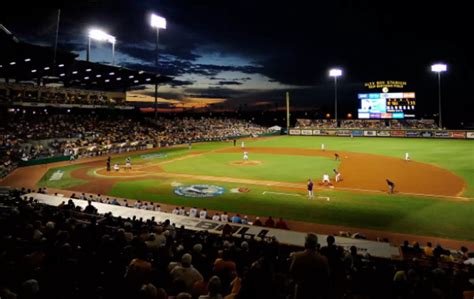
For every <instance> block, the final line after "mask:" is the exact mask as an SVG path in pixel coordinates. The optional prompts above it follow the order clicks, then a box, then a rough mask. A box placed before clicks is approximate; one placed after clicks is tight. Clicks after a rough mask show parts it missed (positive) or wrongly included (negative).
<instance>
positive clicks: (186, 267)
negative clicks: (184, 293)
mask: <svg viewBox="0 0 474 299" xmlns="http://www.w3.org/2000/svg"><path fill="white" fill-rule="evenodd" d="M192 260H193V257H192V255H191V254H189V253H185V254H183V256H182V257H181V265H177V266H176V267H174V268H173V270H171V273H170V275H171V277H172V279H173V280H183V281H184V283H185V285H186V289H187V290H188V291H190V290H191V288H192V287H193V285H194V284H195V283H196V282H201V281H204V278H203V277H202V275H201V273H199V271H198V270H197V269H196V268H194V267H193V265H192V264H191V263H192Z"/></svg>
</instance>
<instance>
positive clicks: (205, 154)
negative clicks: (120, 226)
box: [2, 136, 474, 241]
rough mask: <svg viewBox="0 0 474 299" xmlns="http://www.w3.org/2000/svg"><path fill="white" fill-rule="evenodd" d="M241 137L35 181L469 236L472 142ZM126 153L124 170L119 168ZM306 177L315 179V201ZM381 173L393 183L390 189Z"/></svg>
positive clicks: (97, 162) (473, 223)
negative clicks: (338, 175)
mask: <svg viewBox="0 0 474 299" xmlns="http://www.w3.org/2000/svg"><path fill="white" fill-rule="evenodd" d="M244 142H245V148H244V149H243V148H241V146H240V140H239V142H237V146H234V145H233V143H232V142H231V141H228V142H212V143H200V144H193V146H192V149H189V148H188V146H181V147H173V148H162V149H159V150H152V151H147V152H141V153H135V154H128V155H127V154H125V155H119V156H116V157H113V158H112V163H111V164H112V168H113V165H114V164H115V163H119V164H120V170H119V171H114V170H113V169H112V170H111V171H107V170H106V162H105V159H106V157H103V158H100V159H94V160H93V161H77V162H76V163H73V164H69V163H67V162H66V163H62V164H58V165H51V166H43V168H41V169H43V172H42V173H41V176H39V177H38V176H37V177H38V178H39V179H38V180H37V181H36V182H34V183H35V184H36V186H42V187H48V188H54V189H62V190H70V191H74V192H76V194H80V193H81V192H89V193H100V194H103V195H107V196H116V197H122V198H131V199H140V200H146V201H156V202H160V203H163V204H165V203H166V204H172V205H179V206H182V205H183V206H188V207H191V206H196V207H198V208H204V207H205V208H207V209H209V210H217V211H227V212H228V213H230V214H232V213H237V212H238V213H241V214H245V215H258V216H263V217H266V216H269V215H271V216H273V217H283V218H285V219H287V220H297V221H303V222H309V223H319V224H332V225H341V226H344V227H352V228H355V229H357V228H367V229H375V230H381V231H387V232H397V233H407V234H414V235H422V236H433V237H442V238H449V239H456V240H467V241H473V240H474V233H473V232H474V143H473V142H472V141H469V140H439V139H438V140H435V139H401V138H400V139H397V138H349V137H296V136H279V137H270V138H257V139H246V140H244ZM321 144H324V145H325V150H321ZM244 151H245V152H248V156H249V160H248V161H244V160H243V152H244ZM406 152H408V153H409V154H410V158H411V160H410V161H405V159H404V157H405V153H406ZM335 153H338V155H339V157H340V159H339V161H336V159H335V155H334V154H335ZM126 157H131V161H132V167H131V169H125V167H124V166H125V165H124V164H125V159H126ZM35 169H38V167H36V168H35ZM333 169H338V170H339V172H340V173H341V176H342V178H343V180H342V181H341V182H335V181H334V172H333ZM27 170H28V169H22V171H23V172H25V173H26V171H27ZM324 174H328V175H329V176H330V177H331V184H329V185H328V186H325V185H322V184H321V181H322V177H323V175H324ZM14 175H15V173H14V174H13V177H11V178H8V177H7V178H6V179H5V180H4V182H3V183H2V184H8V182H9V179H10V180H13V179H15V176H14ZM23 176H25V174H23ZM17 177H18V173H17ZM309 178H311V179H312V180H313V181H314V182H315V187H316V188H315V198H314V199H312V200H310V199H308V197H307V196H306V193H307V192H306V182H307V180H308V179H309ZM386 179H390V180H391V181H393V182H394V183H395V193H394V194H388V192H387V191H388V187H387V183H386V181H385V180H386ZM17 180H18V178H17ZM17 183H18V181H17Z"/></svg>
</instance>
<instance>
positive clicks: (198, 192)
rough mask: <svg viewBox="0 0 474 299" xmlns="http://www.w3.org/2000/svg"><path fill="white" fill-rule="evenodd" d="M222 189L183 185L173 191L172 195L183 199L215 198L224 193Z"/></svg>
mask: <svg viewBox="0 0 474 299" xmlns="http://www.w3.org/2000/svg"><path fill="white" fill-rule="evenodd" d="M224 191H225V189H224V188H223V187H219V186H215V185H185V186H179V187H177V188H176V189H174V193H175V194H177V195H179V196H184V197H200V198H203V197H215V196H218V195H221V194H222V193H224Z"/></svg>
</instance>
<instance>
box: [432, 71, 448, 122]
mask: <svg viewBox="0 0 474 299" xmlns="http://www.w3.org/2000/svg"><path fill="white" fill-rule="evenodd" d="M447 69H448V67H447V65H446V64H443V63H437V64H433V65H432V66H431V71H432V72H435V73H438V105H439V106H438V117H439V118H438V125H439V127H440V128H443V119H442V118H441V73H442V72H446V71H447Z"/></svg>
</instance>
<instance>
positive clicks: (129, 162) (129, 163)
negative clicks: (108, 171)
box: [125, 157, 132, 169]
mask: <svg viewBox="0 0 474 299" xmlns="http://www.w3.org/2000/svg"><path fill="white" fill-rule="evenodd" d="M125 169H132V159H130V157H128V158H127V159H125Z"/></svg>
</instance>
